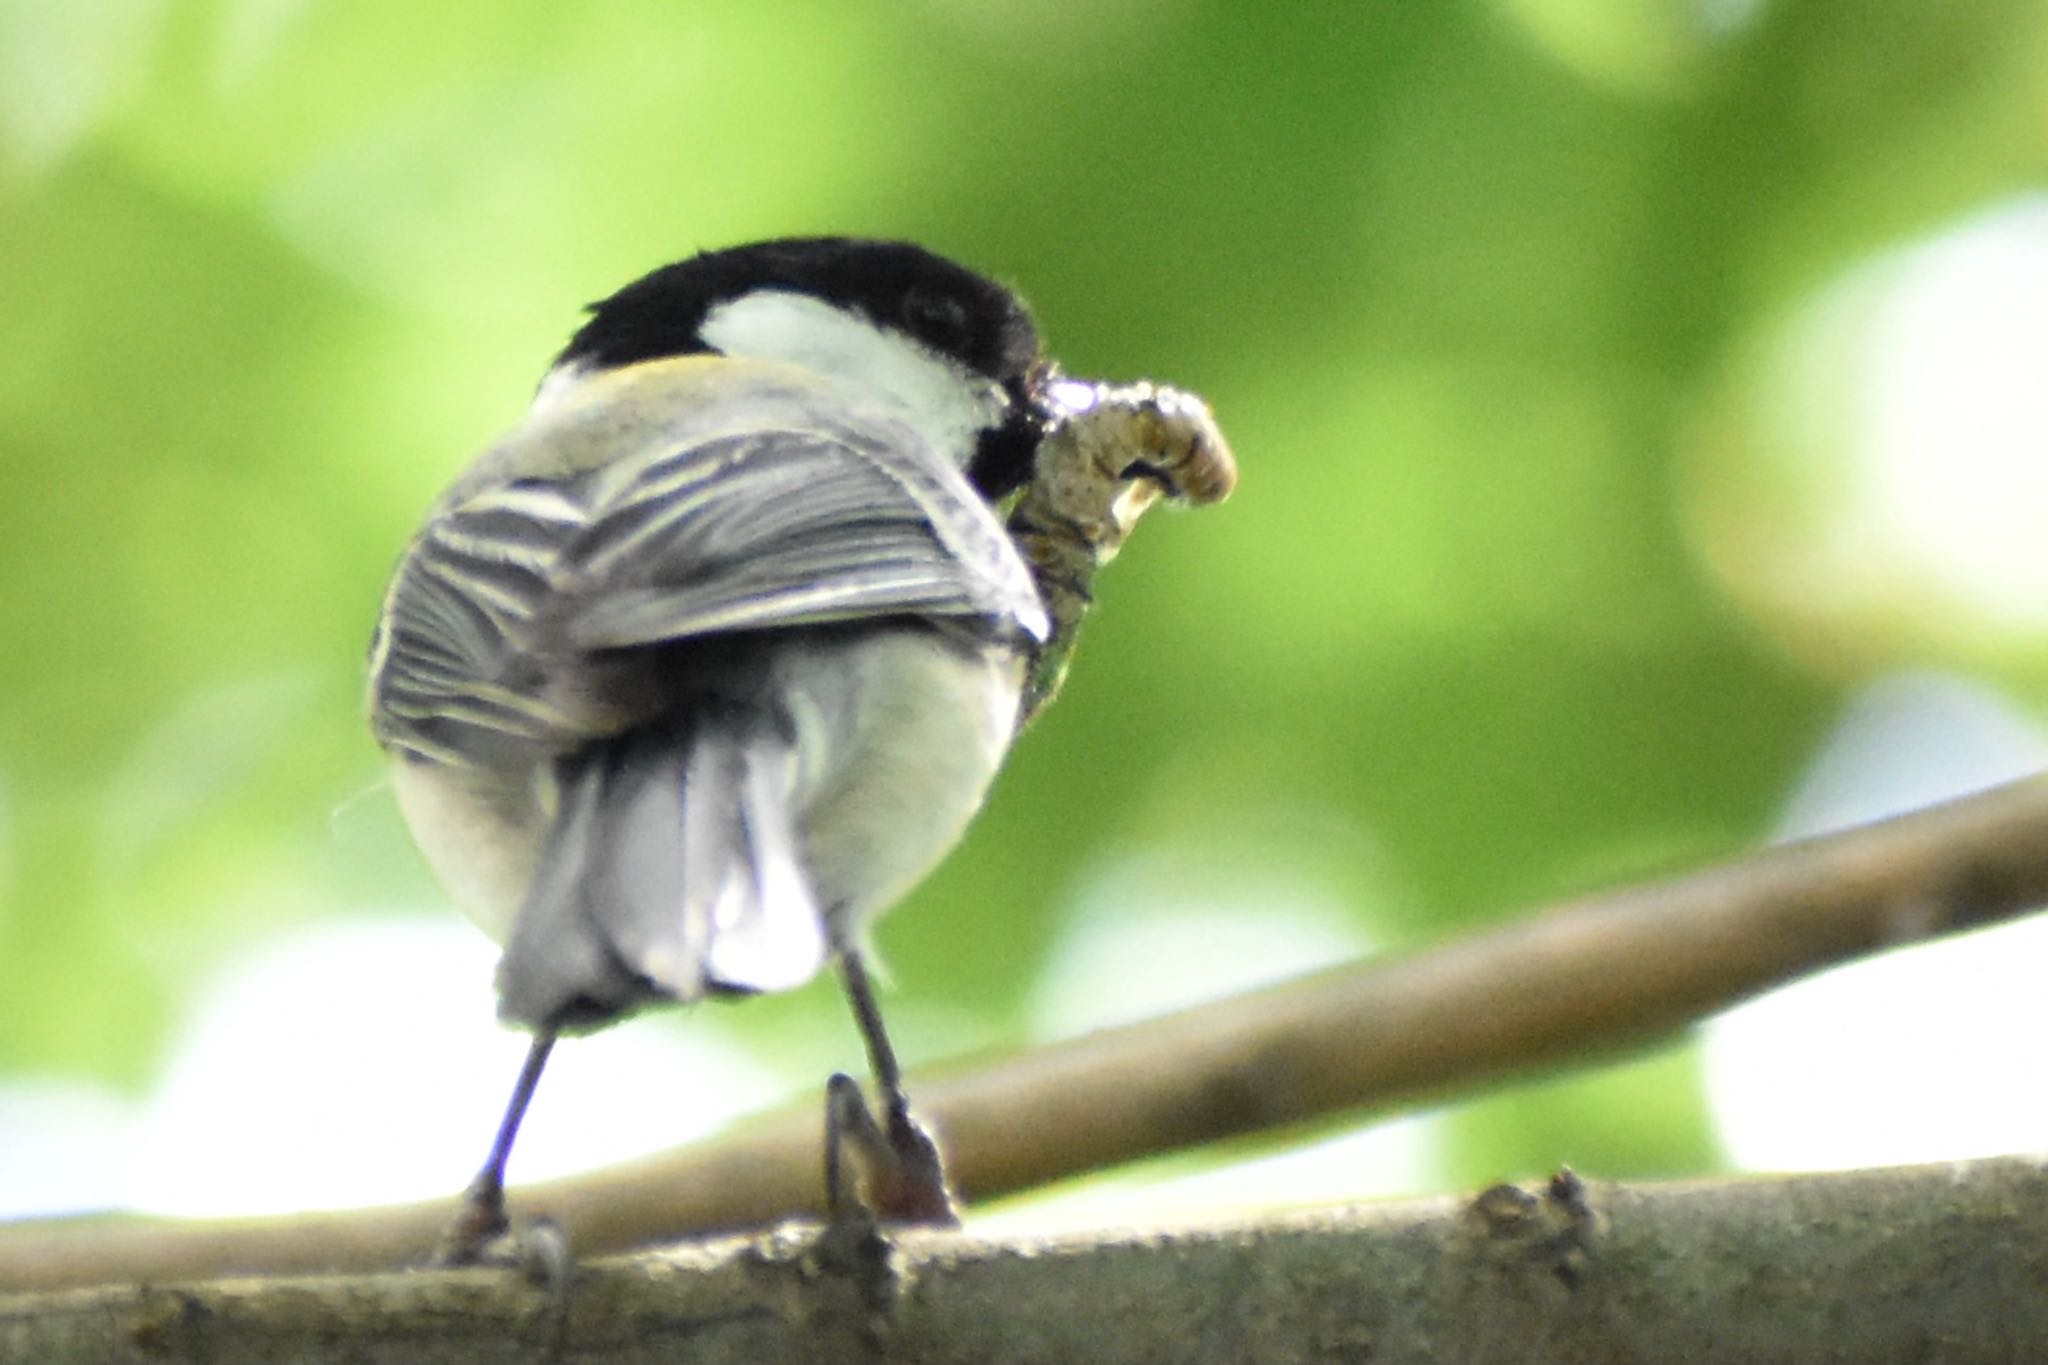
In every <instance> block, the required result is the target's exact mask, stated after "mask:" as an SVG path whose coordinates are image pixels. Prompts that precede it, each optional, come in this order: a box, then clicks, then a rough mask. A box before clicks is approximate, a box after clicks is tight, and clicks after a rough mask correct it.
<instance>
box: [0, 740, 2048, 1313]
mask: <svg viewBox="0 0 2048 1365" xmlns="http://www.w3.org/2000/svg"><path fill="white" fill-rule="evenodd" d="M2044 903H2048V780H2044V779H2039V778H2034V779H2028V780H2026V781H2023V782H2017V783H2013V784H2010V785H2008V786H2004V787H2000V788H1996V789H1993V790H1991V791H1988V792H1985V793H1982V794H1980V795H1977V796H1972V797H1968V798H1965V799H1963V800H1960V801H1954V802H1951V803H1949V804H1947V805H1943V806H1938V807H1934V808H1931V809H1929V810H1924V811H1920V812H1916V813H1914V814H1911V815H1907V816H1902V817H1900V818H1898V819H1894V820H1890V821H1886V822H1883V823H1880V824H1875V825H1869V826H1865V827H1863V828H1860V829H1856V830H1852V831H1849V832H1847V833H1844V834H1839V835H1833V836H1830V837H1827V838H1822V839H1816V840H1811V841H1808V842H1805V843H1800V844H1792V845H1786V846H1784V847H1780V848H1775V849H1772V850H1769V851H1767V852H1764V853H1760V854H1757V855H1755V856H1753V857H1750V858H1747V859H1744V860H1742V861H1739V862H1735V863H1730V864H1727V865H1725V866H1722V867H1718V868H1714V869H1711V870H1708V871H1705V872H1701V873H1696V874H1694V875H1691V876H1687V877H1683V878H1680V879H1678V880H1675V881H1669V882H1664V883H1660V884H1655V885H1650V886H1645V887H1639V888H1635V889H1631V890H1624V891H1618V892H1611V893H1607V894H1603V895H1599V896H1594V897H1590V898H1587V899H1583V900H1578V901H1574V902H1570V903H1567V904H1563V905H1558V906H1555V907H1552V908H1550V909H1547V910H1544V911H1541V912H1539V913H1536V914H1532V915H1530V916H1528V917H1526V918H1523V919H1521V920H1518V921H1516V922H1514V923H1512V924H1509V925H1506V926H1504V927H1501V928H1499V929H1495V930H1492V931H1489V932H1484V933H1481V934H1478V935H1475V936H1473V937H1470V938H1468V939H1465V940H1463V941H1460V942H1454V943H1451V944H1448V945H1446V946H1443V947H1439V948H1435V949H1431V950H1427V951H1424V952H1420V953H1417V954H1415V955H1414V956H1410V957H1404V958H1391V959H1384V958H1383V959H1378V960H1375V961H1371V962H1367V963H1364V964H1361V965H1358V966H1352V967H1345V968H1341V969H1338V970H1334V971H1329V972H1324V973H1321V974H1318V975H1315V976H1310V977H1306V978H1303V979H1301V980H1298V981H1294V982H1289V983H1287V984H1284V985H1281V986H1276V987H1272V988H1268V989H1265V990H1260V991H1256V992H1253V993H1251V994H1247V995H1242V996H1238V997H1234V998H1232V999H1228V1000H1222V1001H1217V1002H1215V1003H1212V1004H1208V1005H1204V1006H1200V1007H1197V1008H1194V1009H1190V1010H1185V1011H1182V1012H1180V1013H1177V1014H1171V1015H1166V1016H1163V1017H1161V1018H1157V1019H1152V1020H1148V1021H1146V1022H1143V1023H1139V1024H1135V1025H1131V1026H1128V1027H1124V1028H1117V1029H1109V1030H1104V1031H1102V1032H1099V1033H1093V1034H1089V1035H1086V1036H1084V1037H1081V1038H1076V1039H1073V1040H1071V1041H1068V1042H1062V1043H1055V1044H1051V1045H1049V1046H1046V1047H1042V1048H1039V1049H1037V1050H1034V1051H1031V1052H1028V1053H1024V1054H1022V1055H1019V1056H1014V1057H1009V1058H1005V1059H1002V1060H999V1061H993V1062H989V1063H987V1064H985V1065H982V1066H980V1067H978V1068H977V1069H974V1070H968V1071H961V1070H954V1071H951V1072H948V1071H946V1070H944V1069H941V1070H939V1071H935V1072H933V1073H930V1074H927V1075H924V1076H921V1077H916V1078H913V1082H912V1092H911V1093H912V1094H913V1095H915V1096H916V1098H917V1100H918V1104H919V1109H920V1112H921V1113H922V1114H923V1115H924V1117H925V1118H926V1119H927V1120H928V1121H930V1122H931V1123H932V1124H933V1126H934V1127H936V1128H937V1129H938V1130H939V1132H940V1133H941V1135H942V1138H943V1140H944V1142H945V1144H946V1146H947V1148H948V1151H949V1153H950V1159H951V1168H952V1171H953V1174H954V1177H955V1179H956V1180H957V1181H958V1183H959V1186H960V1188H961V1190H962V1191H963V1193H965V1194H966V1195H967V1197H968V1198H970V1199H973V1198H988V1197H991V1196H995V1195H1000V1194H1006V1193H1009V1192H1012V1191H1015V1190H1020V1189H1025V1188H1028V1187H1030V1186H1033V1185H1037V1184H1041V1183H1043V1182H1046V1181H1050V1180H1054V1179H1057V1178H1060V1177H1064V1176H1070V1175H1073V1174H1076V1173H1078V1172H1082V1171H1089V1170H1095V1169H1098V1168H1101V1167H1104V1166H1110V1165H1114V1164H1116V1163H1118V1162H1123V1161H1128V1160H1131V1159H1133V1158H1136V1157H1140V1156H1145V1155H1149V1154H1153V1153H1158V1152H1163V1151H1169V1150H1172V1149H1175V1148H1182V1147H1188V1146H1193V1145H1195V1144H1199V1143H1204V1142H1210V1141H1214V1140H1216V1139H1219V1138H1225V1137H1230V1136H1235V1135H1239V1134H1244V1133H1250V1132H1256V1131H1260V1130H1264V1129H1271V1128H1275V1127H1279V1126H1283V1125H1289V1124H1295V1123H1299V1122H1301V1121H1304V1120H1307V1119H1312V1118H1316V1117H1319V1116H1327V1115H1330V1114H1334V1113H1338V1112H1344V1111H1352V1112H1368V1111H1384V1110H1388V1109H1392V1108H1395V1107H1397V1106H1400V1105H1406V1104H1412V1103H1414V1102H1416V1101H1418V1100H1420V1099H1423V1098H1426V1097H1430V1096H1435V1095H1441V1094H1443V1093H1445V1092H1448V1091H1451V1090H1453V1089H1458V1088H1468V1087H1470V1086H1472V1085H1473V1084H1474V1083H1476V1082H1479V1081H1481V1080H1485V1079H1488V1078H1492V1077H1498V1076H1504V1075H1510V1074H1514V1073H1518V1072H1525V1071H1529V1070H1532V1069H1535V1068H1539V1067H1543V1066H1547V1065H1552V1064H1555V1063H1556V1062H1558V1061H1559V1060H1561V1059H1564V1058H1569V1057H1576V1056H1584V1055H1587V1054H1589V1053H1594V1052H1598V1051H1602V1050H1612V1049H1614V1048H1617V1047H1620V1046H1624V1045H1627V1044H1630V1043H1636V1042H1640V1041H1642V1040H1644V1039H1646V1038H1650V1037H1655V1036H1657V1035H1661V1034H1664V1033H1668V1032H1669V1031H1671V1030H1674V1029H1676V1028H1678V1027H1680V1026H1682V1025H1684V1024H1687V1023H1690V1022H1692V1021H1694V1020H1697V1019H1700V1018H1701V1017H1703V1016H1705V1015H1707V1014H1710V1013H1712V1012H1713V1011H1715V1010H1718V1009H1720V1008H1723V1007H1725V1006H1727V1005H1729V1004H1732V1003H1734V1002H1735V1001H1737V1000H1740V999H1743V998H1744V997H1746V996H1750V995H1754V994H1756V993H1757V992H1759V991H1762V990H1764V989H1766V988H1768V987H1770V986H1774V985H1777V984H1778V983H1780V982H1783V981H1786V980H1789V979H1791V978H1793V977H1796V976H1799V975H1801V974H1803V973H1807V972H1811V971H1815V970H1817V969H1819V968H1822V967H1826V966H1830V965H1833V964H1835V963H1839V962H1845V961H1848V960H1850V959H1852V958H1856V957H1860V956H1863V955H1865V954H1868V953H1872V952H1876V951H1878V950H1880V949H1884V948H1889V947H1893V946H1895V945H1897V944H1901V943H1906V942H1910V941H1914V940H1917V939H1923V938H1929V937H1933V936H1936V935H1940V934H1945V933H1950V932H1954V931H1956V930H1960V929H1965V928H1970V927H1972V926H1976V925H1980V924H1986V923H1990V922H1992V921H1994V920H2000V919H2007V918H2011V917H2014V916H2016V915H2019V914H2022V913H2025V912H2026V911H2028V910H2031V909H2033V908H2034V907H2036V906H2039V905H2042V904H2044ZM820 1126H821V1120H820V1117H819V1109H818V1106H817V1105H814V1104H813V1105H803V1106H799V1107H796V1108H794V1109H791V1110H788V1111H784V1112H782V1113H779V1114H776V1115H773V1116H771V1117H769V1118H766V1119H764V1120H761V1121H758V1122H755V1123H752V1124H747V1125H742V1126H741V1127H739V1128H737V1129H735V1130H734V1131H732V1132H730V1133H727V1134H725V1135H722V1136H721V1137H719V1138H716V1139H713V1140H711V1141H708V1142H704V1143H700V1144H696V1145H693V1146H690V1147H686V1148H681V1149H678V1150H676V1151H673V1152H669V1153H664V1154H661V1155H658V1156H654V1157H649V1158H644V1159H642V1160H639V1161H634V1162H630V1163H626V1164H624V1165H620V1166H616V1167H613V1168H610V1169H608V1170H605V1171H601V1172H597V1173H594V1174H591V1175H587V1176H582V1177H578V1178H575V1179H570V1180H561V1181H554V1182H550V1183H546V1184H538V1185H533V1186H528V1187H526V1188H524V1189H522V1190H518V1191H515V1192H514V1195H513V1199H514V1201H515V1204H514V1207H515V1208H517V1209H518V1210H520V1211H522V1212H523V1213H525V1214H526V1215H528V1216H531V1215H536V1214H543V1213H545V1214H548V1215H550V1216H552V1217H554V1218H556V1219H558V1220H560V1221H561V1222H562V1223H563V1224H564V1225H565V1226H566V1227H567V1229H568V1232H569V1237H570V1242H571V1245H572V1246H574V1247H576V1248H577V1249H578V1250H579V1251H580V1252H582V1253H585V1254H591V1253H597V1252H604V1251H613V1250H623V1249H626V1248H631V1247H635V1246H642V1245H646V1244H649V1243H653V1242H657V1241H663V1240H667V1239H672V1238H675V1237H678V1236H683V1235H687V1234H691V1233H698V1232H705V1231H711V1230H720V1229H734V1228H742V1227H757V1226H761V1225H763V1224H766V1223H769V1222H772V1221H774V1220H775V1219H777V1218H781V1217H786V1216H789V1215H791V1214H795V1213H808V1212H815V1211H816V1210H817V1207H818V1204H819V1201H820V1196H821V1180H820V1175H819V1160H820V1158H819V1129H820ZM449 1207H450V1205H448V1204H427V1205H410V1206H405V1207H396V1208H385V1209H370V1210H363V1211H358V1212H351V1213H340V1214H313V1215H294V1216H292V1217H290V1218H279V1219H267V1220H240V1221H228V1222H183V1223H181V1222H167V1221H157V1222H150V1221H142V1220H135V1219H126V1218H105V1219H91V1220H53V1221H43V1222H33V1223H24V1224H17V1225H15V1226H13V1227H10V1228H0V1286H16V1287H23V1288H27V1287H54V1286H59V1285H70V1284H93V1283H116V1282H123V1281H135V1280H142V1281H158V1282H161V1281H164V1280H170V1279H195V1278H203V1277H211V1276H215V1275H229V1274H249V1273H282V1272H291V1271H311V1270H340V1269H373V1268H379V1267H388V1266H392V1265H399V1264H406V1263H410V1262H413V1261H416V1260H417V1259H418V1258H419V1257H420V1256H421V1255H422V1254H423V1253H424V1252H425V1250H426V1249H427V1248H429V1247H431V1246H432V1245H433V1243H434V1239H435V1235H436V1232H437V1230H438V1228H439V1226H440V1224H441V1223H442V1222H443V1221H444V1220H445V1219H446V1217H447V1215H448V1211H449Z"/></svg>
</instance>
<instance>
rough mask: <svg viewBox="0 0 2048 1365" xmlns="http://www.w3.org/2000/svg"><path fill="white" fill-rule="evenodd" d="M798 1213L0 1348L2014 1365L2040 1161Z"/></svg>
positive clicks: (2038, 1246) (180, 1305)
mask: <svg viewBox="0 0 2048 1365" xmlns="http://www.w3.org/2000/svg"><path fill="white" fill-rule="evenodd" d="M843 1234H844V1230H840V1231H839V1232H835V1233H833V1234H828V1235H827V1236H825V1237H822V1238H821V1237H820V1236H819V1235H818V1233H817V1230H816V1229H815V1228H814V1227H810V1228H799V1227H795V1226H791V1227H786V1228H783V1229H781V1230H778V1231H776V1232H773V1233H769V1234H766V1235H762V1236H759V1237H754V1238H748V1239H743V1240H733V1241H727V1242H723V1243H697V1244H691V1245H684V1246H681V1247H677V1248H674V1249H671V1250H667V1251H662V1252H654V1253H647V1254H643V1255H640V1256H635V1257H631V1258H623V1259H615V1260H612V1261H608V1262H598V1263H592V1264H587V1265H585V1266H583V1267H581V1268H580V1269H578V1270H577V1271H576V1272H575V1273H574V1276H573V1279H572V1280H571V1282H570V1283H569V1284H568V1286H567V1287H566V1290H565V1291H564V1292H563V1293H562V1294H561V1296H560V1297H558V1298H551V1296H550V1295H549V1294H548V1293H547V1292H546V1291H544V1290H542V1289H538V1288H535V1287H533V1286H531V1285H529V1284H527V1283H525V1282H524V1281H522V1280H520V1279H519V1278H518V1277H516V1276H513V1275H510V1274H507V1273H505V1272H502V1271H489V1270H482V1271H478V1270H468V1271H440V1272H413V1273H409V1274H380V1275H373V1276H364V1277H351V1278H342V1277H333V1278H310V1279H290V1280H269V1281H249V1280H230V1281H216V1282H214V1283H210V1284H199V1285H192V1286H188V1287H184V1288H161V1287H159V1288H149V1287H144V1288H131V1287H121V1288H107V1289H95V1290H87V1291H73V1292H69V1293H52V1294H40V1295H30V1296H23V1297H19V1298H15V1299H11V1300H9V1299H0V1357H4V1358H5V1359H8V1360H35V1361H38V1362H45V1365H67V1363H68V1362H85V1361H90V1362H94V1365H102V1363H111V1365H120V1363H121V1362H142V1361H148V1362H152V1365H164V1362H181V1361H193V1362H197V1361H205V1362H209V1363H210V1365H225V1363H226V1362H233V1361H270V1360H306V1361H322V1360H336V1361H339V1360H347V1361H350V1362H355V1363H356V1365H372V1363H374V1362H384V1361H391V1362H400V1361H402V1362H406V1363H407V1365H471V1363H472V1362H482V1361H501V1360H527V1359H532V1360H543V1359H552V1358H565V1357H567V1358H574V1359H576V1360H585V1361H592V1362H615V1363H618V1365H624V1363H626V1362H654V1361H672V1360H679V1359H684V1358H687V1359H689V1360H691V1361H694V1362H699V1365H720V1362H728V1361H731V1362H737V1361H745V1362H755V1361H762V1360H847V1361H865V1360H884V1359H888V1360H905V1361H908V1360H915V1361H918V1362H921V1363H924V1365H948V1363H949V1362H963V1365H964V1363H965V1362H975V1365H1027V1363H1029V1365H1039V1363H1041V1362H1044V1363H1048V1365H1049V1363H1052V1362H1057V1363H1058V1365H1066V1363H1067V1362H1071V1361H1089V1362H1091V1363H1096V1365H1120V1362H1125V1361H1129V1362H1148V1363H1149V1362H1152V1361H1157V1360H1169V1359H1170V1360H1177V1361H1186V1362H1191V1363H1194V1365H1202V1363H1205V1362H1237V1361H1245V1360H1258V1361H1261V1362H1264V1363H1265V1365H1294V1363H1295V1362H1311V1361H1313V1362H1318V1365H1322V1363H1324V1362H1329V1361H1333V1360H1337V1361H1350V1360H1359V1361H1363V1360H1375V1361H1383V1360H1385V1361H1391V1360H1412V1361H1431V1360H1441V1361H1458V1362H1464V1363H1472V1365H1487V1363H1488V1362H1494V1361H1502V1362H1509V1361H1512V1362H1516V1365H1544V1362H1553V1361H1554V1362H1571V1363H1572V1365H1579V1363H1580V1362H1597V1361H1620V1360H1627V1361H1649V1362H1653V1361H1666V1360H1668V1361H1680V1360H1682V1361H1686V1362H1688V1365H1698V1363H1699V1362H1720V1361H1730V1362H1751V1361H1760V1360H1802V1361H1855V1362H1859V1365H1884V1363H1885V1362H1893V1361H1897V1362H1906V1361H1915V1362H1917V1361H1925V1360H1932V1359H1939V1360H1942V1361H1944V1362H1950V1363H1951V1365H1955V1363H1957V1362H1974V1361H2000V1362H2003V1361H2011V1360H2023V1359H2038V1358H2039V1357H2040V1355H2041V1353H2042V1352H2043V1350H2044V1349H2048V1295H2043V1294H2042V1293H2041V1286H2042V1284H2044V1283H2048V1169H2044V1167H2043V1166H2042V1164H2041V1163H2039V1162H2036V1161H2027V1160H2020V1159H2016V1158H2006V1159H2001V1160H1995V1161H1983V1162H1974V1163H1968V1164H1963V1165H1956V1166H1946V1165H1944V1166H1927V1167H1914V1168H1903V1169H1897V1170H1881V1171H1857V1172H1851V1173H1847V1174H1837V1175H1825V1176H1800V1177H1790V1178H1783V1177H1781V1178H1775V1179H1760V1180H1759V1179H1752V1180H1734V1181H1724V1182H1716V1183H1702V1184H1679V1185H1664V1186H1630V1185H1614V1186H1591V1187H1587V1186H1582V1185H1580V1184H1579V1183H1578V1182H1577V1181H1576V1180H1575V1179H1573V1178H1572V1177H1570V1176H1569V1175H1568V1174H1561V1175H1560V1176H1558V1177H1555V1178H1553V1179H1552V1180H1551V1181H1550V1182H1549V1184H1548V1185H1547V1186H1543V1187H1539V1188H1536V1189H1533V1190H1525V1189H1519V1188H1516V1187H1513V1186H1496V1187H1494V1188H1493V1189H1491V1190H1488V1191H1486V1192H1485V1193H1483V1194H1481V1195H1479V1196H1478V1197H1477V1198H1475V1199H1471V1200H1454V1199H1449V1198H1436V1199H1429V1200H1417V1201H1407V1202H1402V1203H1392V1204H1381V1205H1369V1206H1365V1207H1361V1208H1356V1209H1348V1210H1326V1211H1320V1212H1316V1213H1312V1214H1303V1215H1295V1216H1291V1217H1286V1218H1269V1219H1265V1220H1261V1221H1258V1222H1255V1223H1247V1224H1236V1225H1223V1226H1213V1227H1202V1228H1194V1229H1187V1230H1181V1231H1178V1232H1173V1233H1147V1234H1131V1233H1120V1234H1113V1235H1091V1236H1087V1237H1068V1238H1061V1239H1052V1240H1046V1241H1036V1242H1025V1243H1017V1244H996V1243H989V1242H984V1241H980V1240H977V1239H975V1238H973V1237H970V1236H964V1235H961V1234H958V1233H934V1232H920V1233H914V1234H913V1233H905V1234H902V1235H900V1236H898V1237H896V1238H894V1239H892V1241H891V1242H884V1241H882V1240H880V1239H877V1238H872V1237H869V1238H863V1237H861V1236H859V1235H857V1234H856V1235H843Z"/></svg>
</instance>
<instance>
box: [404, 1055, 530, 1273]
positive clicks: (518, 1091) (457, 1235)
mask: <svg viewBox="0 0 2048 1365" xmlns="http://www.w3.org/2000/svg"><path fill="white" fill-rule="evenodd" d="M554 1046H555V1031H554V1030H553V1029H551V1028H546V1029H542V1030H540V1031H539V1032H538V1033H535V1034H534V1035H533V1044H532V1046H530V1047H529V1048H528V1049H527V1050H526V1062H525V1064H524V1065H522V1066H521V1067H520V1068H519V1080H518V1082H517V1083H516V1084H515V1085H514V1086H513V1087H512V1098H511V1100H509V1101H508V1102H507V1103H506V1105H505V1115H504V1117H503V1118H501V1119H499V1120H498V1133H497V1136H496V1137H495V1138H493V1139H492V1140H491V1151H490V1155H489V1156H487V1157H485V1158H484V1164H483V1169H482V1170H480V1171H478V1172H477V1175H476V1179H475V1180H472V1181H470V1182H469V1188H468V1189H466V1190H464V1191H463V1192H462V1208H461V1209H460V1210H459V1211H458V1212H457V1213H456V1215H455V1217H454V1218H453V1219H452V1220H451V1221H450V1222H449V1224H448V1228H447V1230H446V1231H445V1232H443V1233H442V1234H441V1245H440V1248H439V1249H438V1250H437V1251H436V1252H435V1254H434V1260H435V1262H436V1263H437V1264H439V1265H476V1264H478V1263H479V1262H481V1261H485V1260H496V1259H499V1252H498V1250H497V1248H496V1247H495V1246H494V1244H495V1243H497V1242H499V1240H500V1239H501V1238H503V1237H504V1236H505V1235H506V1234H507V1233H509V1232H510V1231H511V1230H512V1222H511V1220H510V1219H509V1218H508V1217H506V1214H505V1163H506V1162H507V1161H509V1160H510V1159H511V1156H512V1143H513V1141H514V1140H515V1139H516V1138H518V1136H519V1123H520V1120H522V1119H524V1118H525V1117H526V1109H527V1106H528V1105H530V1104H532V1103H533V1092H534V1088H535V1087H536V1086H538V1085H539V1084H540V1073H541V1071H542V1070H543V1069H545V1068H546V1066H547V1064H548V1053H549V1052H551V1051H552V1050H553V1049H554ZM555 1238H556V1240H559V1235H558V1234H556V1235H555ZM515 1259H523V1258H520V1257H517V1256H516V1255H515Z"/></svg>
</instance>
